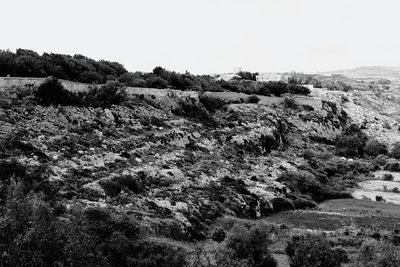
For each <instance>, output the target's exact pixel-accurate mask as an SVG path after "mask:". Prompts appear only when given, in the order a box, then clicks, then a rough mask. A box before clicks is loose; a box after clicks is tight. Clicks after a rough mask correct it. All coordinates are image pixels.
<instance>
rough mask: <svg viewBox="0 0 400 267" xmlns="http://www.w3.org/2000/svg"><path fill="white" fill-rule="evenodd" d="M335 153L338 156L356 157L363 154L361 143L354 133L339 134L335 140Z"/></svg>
mask: <svg viewBox="0 0 400 267" xmlns="http://www.w3.org/2000/svg"><path fill="white" fill-rule="evenodd" d="M335 149H336V153H337V154H338V155H339V156H345V157H350V158H352V157H356V156H360V155H362V154H363V149H364V147H363V143H362V141H361V140H360V138H359V137H358V136H356V135H350V136H349V135H343V134H342V135H339V136H338V137H336V140H335Z"/></svg>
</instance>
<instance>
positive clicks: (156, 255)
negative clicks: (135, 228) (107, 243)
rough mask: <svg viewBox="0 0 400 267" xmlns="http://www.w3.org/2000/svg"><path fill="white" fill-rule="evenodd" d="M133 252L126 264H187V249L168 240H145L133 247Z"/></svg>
mask: <svg viewBox="0 0 400 267" xmlns="http://www.w3.org/2000/svg"><path fill="white" fill-rule="evenodd" d="M132 253H133V255H132V257H130V258H129V259H128V264H127V265H126V266H143V267H158V266H165V267H183V266H187V261H186V257H185V251H184V250H183V249H182V248H180V247H177V246H174V245H173V244H171V243H168V242H162V241H157V240H143V241H140V242H138V243H137V244H135V245H134V246H133V247H132ZM115 266H120V265H115Z"/></svg>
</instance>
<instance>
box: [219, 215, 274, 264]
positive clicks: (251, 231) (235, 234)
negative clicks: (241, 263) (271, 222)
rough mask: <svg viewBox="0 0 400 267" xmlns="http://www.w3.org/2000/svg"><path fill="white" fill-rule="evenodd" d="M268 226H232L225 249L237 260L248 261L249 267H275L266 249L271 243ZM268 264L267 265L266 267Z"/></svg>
mask: <svg viewBox="0 0 400 267" xmlns="http://www.w3.org/2000/svg"><path fill="white" fill-rule="evenodd" d="M270 230H271V228H270V226H268V225H266V224H262V223H258V224H254V225H252V226H250V227H246V226H244V225H242V224H236V225H234V226H233V228H232V229H231V231H230V232H229V234H228V237H227V239H226V248H228V249H231V250H232V251H233V256H234V257H235V258H238V259H249V260H250V262H251V266H271V267H274V266H276V261H275V260H274V259H273V258H272V255H271V252H270V251H269V249H268V247H269V245H270V243H271V241H270V239H271V237H270V235H271V233H270ZM267 264H268V265H267Z"/></svg>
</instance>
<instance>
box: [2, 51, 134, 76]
mask: <svg viewBox="0 0 400 267" xmlns="http://www.w3.org/2000/svg"><path fill="white" fill-rule="evenodd" d="M126 72H127V71H126V69H125V68H124V67H123V66H122V65H121V64H119V63H116V62H110V61H105V60H100V61H96V60H93V59H90V58H87V57H85V56H82V55H74V56H69V55H62V54H53V53H51V54H48V53H44V54H42V55H39V54H38V53H36V52H34V51H31V50H26V49H17V50H16V52H15V53H13V52H11V51H8V50H7V51H4V50H1V51H0V76H7V75H10V76H13V77H15V76H16V77H48V76H54V77H57V78H59V79H66V80H71V81H77V82H85V83H105V82H107V81H108V80H114V79H116V78H117V77H118V76H120V75H122V74H123V73H126Z"/></svg>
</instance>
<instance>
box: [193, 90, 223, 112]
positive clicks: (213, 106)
mask: <svg viewBox="0 0 400 267" xmlns="http://www.w3.org/2000/svg"><path fill="white" fill-rule="evenodd" d="M200 102H201V103H202V104H203V105H204V106H205V107H206V109H207V110H209V111H216V110H218V109H220V108H222V107H223V106H225V105H226V104H228V103H227V102H225V100H223V99H222V98H220V97H216V96H212V95H210V94H203V95H201V96H200Z"/></svg>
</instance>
